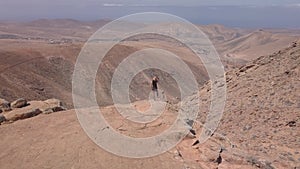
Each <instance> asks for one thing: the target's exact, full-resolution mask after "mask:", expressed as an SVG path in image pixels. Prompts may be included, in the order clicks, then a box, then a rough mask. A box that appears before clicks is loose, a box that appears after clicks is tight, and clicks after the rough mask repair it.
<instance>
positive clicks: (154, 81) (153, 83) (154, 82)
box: [152, 80, 158, 90]
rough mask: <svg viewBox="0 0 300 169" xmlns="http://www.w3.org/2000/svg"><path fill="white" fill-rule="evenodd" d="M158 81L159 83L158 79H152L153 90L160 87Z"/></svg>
mask: <svg viewBox="0 0 300 169" xmlns="http://www.w3.org/2000/svg"><path fill="white" fill-rule="evenodd" d="M157 83H158V80H152V90H157V89H158V87H157Z"/></svg>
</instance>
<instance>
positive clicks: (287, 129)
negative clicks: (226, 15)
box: [0, 19, 300, 169]
mask: <svg viewBox="0 0 300 169" xmlns="http://www.w3.org/2000/svg"><path fill="white" fill-rule="evenodd" d="M107 22H108V21H105V20H99V21H94V22H81V21H77V20H70V19H57V20H46V19H43V20H36V21H33V22H24V23H20V22H18V23H17V22H2V23H0V60H1V62H0V98H1V100H0V107H1V114H0V117H1V118H0V119H1V122H0V123H1V125H0V134H1V136H2V137H1V140H0V150H1V152H0V168H1V169H2V168H3V169H13V168H16V169H19V168H24V169H28V168H37V169H40V168H57V169H65V168H71V169H77V168H78V169H80V168H88V169H90V168H91V169H92V168H108V169H110V168H112V169H117V168H122V169H126V168H128V169H129V168H149V169H150V168H151V169H152V168H178V169H182V168H185V169H188V168H191V169H192V168H195V169H202V168H203V169H206V168H207V169H210V168H219V169H221V168H224V169H225V168H266V169H272V168H284V169H285V168H291V169H298V168H300V128H299V127H300V125H299V123H300V41H299V40H300V31H299V30H284V29H258V30H252V29H239V28H227V27H224V26H222V25H204V26H203V25H199V26H198V27H199V28H200V29H201V30H202V31H203V32H205V33H206V34H207V35H208V37H209V39H210V40H211V41H212V43H213V44H214V45H215V47H216V49H217V51H218V52H219V54H220V57H221V61H222V63H223V65H224V67H225V69H226V71H227V72H226V80H227V101H226V106H225V110H224V114H223V117H222V120H221V123H220V125H219V127H218V129H217V130H216V131H215V132H214V133H212V137H211V138H210V139H209V140H208V141H207V142H205V143H204V144H197V138H196V137H194V136H187V137H186V138H184V139H183V140H182V142H181V143H180V144H178V145H177V146H176V147H175V148H173V149H172V150H169V151H168V152H166V153H164V154H162V155H159V156H156V157H151V158H145V159H130V158H123V157H118V156H115V155H113V154H111V153H109V152H106V151H105V150H103V149H101V148H99V147H98V146H97V145H96V144H95V143H93V141H92V140H91V139H90V138H89V137H88V136H87V135H86V133H85V132H84V131H83V129H82V128H81V126H80V123H79V122H78V120H77V117H76V112H75V110H74V107H73V106H74V105H73V102H72V74H73V69H74V64H75V62H76V58H77V56H78V54H79V53H80V51H81V49H82V47H83V45H84V43H85V42H86V41H87V39H88V38H89V37H90V36H91V35H92V34H93V33H94V32H95V31H96V30H97V29H98V28H99V27H101V26H103V25H104V24H105V23H107ZM153 39H154V40H153ZM174 46H175V47H174ZM157 47H159V48H162V49H165V50H168V51H171V52H173V53H175V54H177V55H178V56H180V57H181V59H182V60H183V61H184V62H186V63H187V65H188V66H189V67H191V69H192V71H193V73H194V75H195V77H196V80H197V83H198V85H199V88H200V90H199V94H200V96H201V97H200V98H198V99H200V104H201V109H200V110H199V116H198V117H197V120H196V121H194V122H193V124H192V128H193V130H194V131H195V134H196V136H199V135H200V134H201V131H202V129H203V128H202V126H203V123H204V122H205V119H206V115H207V114H208V111H209V104H210V102H211V97H210V95H211V89H210V86H211V84H210V82H209V78H208V74H207V72H206V69H205V67H204V66H203V64H202V62H201V60H199V58H196V57H193V55H194V54H193V52H191V51H190V50H189V49H187V48H186V47H185V46H182V45H178V43H177V42H174V41H172V40H170V39H168V38H161V39H160V38H157V37H155V36H153V35H148V36H143V37H142V38H141V37H134V38H132V39H128V40H127V41H125V42H122V43H120V44H118V45H116V46H115V47H114V48H113V49H112V50H110V51H109V53H108V54H107V55H106V57H105V59H104V62H103V63H104V64H102V65H100V67H99V70H103V72H101V73H99V75H98V76H97V78H96V85H97V90H96V97H97V100H98V102H99V105H100V108H99V109H101V112H103V116H105V117H106V119H107V120H108V121H109V122H110V123H111V127H112V128H114V129H115V130H116V131H118V132H119V133H122V134H124V135H128V136H131V137H145V136H152V135H156V134H158V133H159V132H160V131H162V130H165V129H167V128H169V127H170V126H171V124H172V122H174V116H175V115H176V113H177V112H178V104H179V103H180V102H181V101H183V100H181V99H182V98H180V96H179V91H178V87H177V84H176V82H175V81H174V79H173V78H172V77H171V76H170V75H168V74H167V73H165V72H162V71H159V70H145V71H142V72H140V73H139V74H138V75H137V76H136V77H135V78H134V79H133V81H132V82H131V85H130V87H131V88H132V90H131V91H130V94H131V95H130V97H131V100H132V101H133V104H134V105H135V107H136V108H137V109H140V110H142V111H144V110H145V109H147V107H148V106H149V103H148V101H147V98H148V94H149V93H148V92H147V91H148V90H149V81H151V78H152V75H153V74H157V75H158V76H159V77H162V78H161V82H160V84H159V85H160V87H161V88H162V89H163V90H164V91H165V94H166V96H167V100H168V105H167V109H166V110H165V113H164V115H163V116H162V117H160V118H159V119H157V120H155V121H154V122H151V123H147V124H146V125H145V124H136V123H134V124H132V123H130V122H129V121H128V120H126V119H124V118H122V116H120V115H119V114H118V111H117V110H116V109H115V107H114V106H113V102H112V98H111V96H110V81H111V78H112V75H113V72H114V70H115V68H116V67H117V66H118V64H119V63H120V62H121V61H122V60H123V59H124V58H126V57H127V56H128V55H130V54H132V53H134V52H136V51H138V50H141V49H145V48H157ZM170 64H172V63H170ZM194 97H199V96H194ZM19 98H23V99H19ZM53 98H56V99H53ZM17 99H18V100H17ZM15 100H16V101H15ZM87 111H88V110H87Z"/></svg>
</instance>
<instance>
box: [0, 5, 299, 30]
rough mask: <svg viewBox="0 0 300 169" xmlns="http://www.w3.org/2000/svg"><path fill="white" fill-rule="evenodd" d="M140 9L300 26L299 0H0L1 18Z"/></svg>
mask: <svg viewBox="0 0 300 169" xmlns="http://www.w3.org/2000/svg"><path fill="white" fill-rule="evenodd" d="M207 6H209V7H207ZM137 12H166V13H171V14H174V15H178V16H180V17H183V18H185V19H187V20H190V21H192V22H197V23H200V24H201V23H203V24H211V23H220V24H225V25H228V26H237V27H238V26H242V27H243V26H244V27H247V26H250V27H272V26H274V27H296V28H300V0H0V20H21V21H23V20H25V21H27V20H35V19H40V18H50V19H51V18H72V19H78V20H96V19H115V18H118V17H121V16H124V15H128V14H132V13H137Z"/></svg>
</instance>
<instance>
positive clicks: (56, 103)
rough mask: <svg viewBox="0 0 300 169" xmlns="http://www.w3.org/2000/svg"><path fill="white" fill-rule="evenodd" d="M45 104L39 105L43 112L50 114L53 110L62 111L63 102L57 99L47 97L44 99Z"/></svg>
mask: <svg viewBox="0 0 300 169" xmlns="http://www.w3.org/2000/svg"><path fill="white" fill-rule="evenodd" d="M44 103H45V106H43V107H41V110H42V111H43V113H44V114H51V113H53V112H59V111H64V110H66V108H64V106H63V103H62V102H61V101H60V100H58V99H48V100H45V101H44Z"/></svg>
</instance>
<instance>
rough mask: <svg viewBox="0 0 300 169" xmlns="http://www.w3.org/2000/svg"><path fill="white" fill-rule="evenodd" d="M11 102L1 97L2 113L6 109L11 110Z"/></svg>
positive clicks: (0, 109)
mask: <svg viewBox="0 0 300 169" xmlns="http://www.w3.org/2000/svg"><path fill="white" fill-rule="evenodd" d="M10 110H11V108H10V103H9V102H8V101H6V100H5V99H1V98H0V113H1V112H5V111H10Z"/></svg>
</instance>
